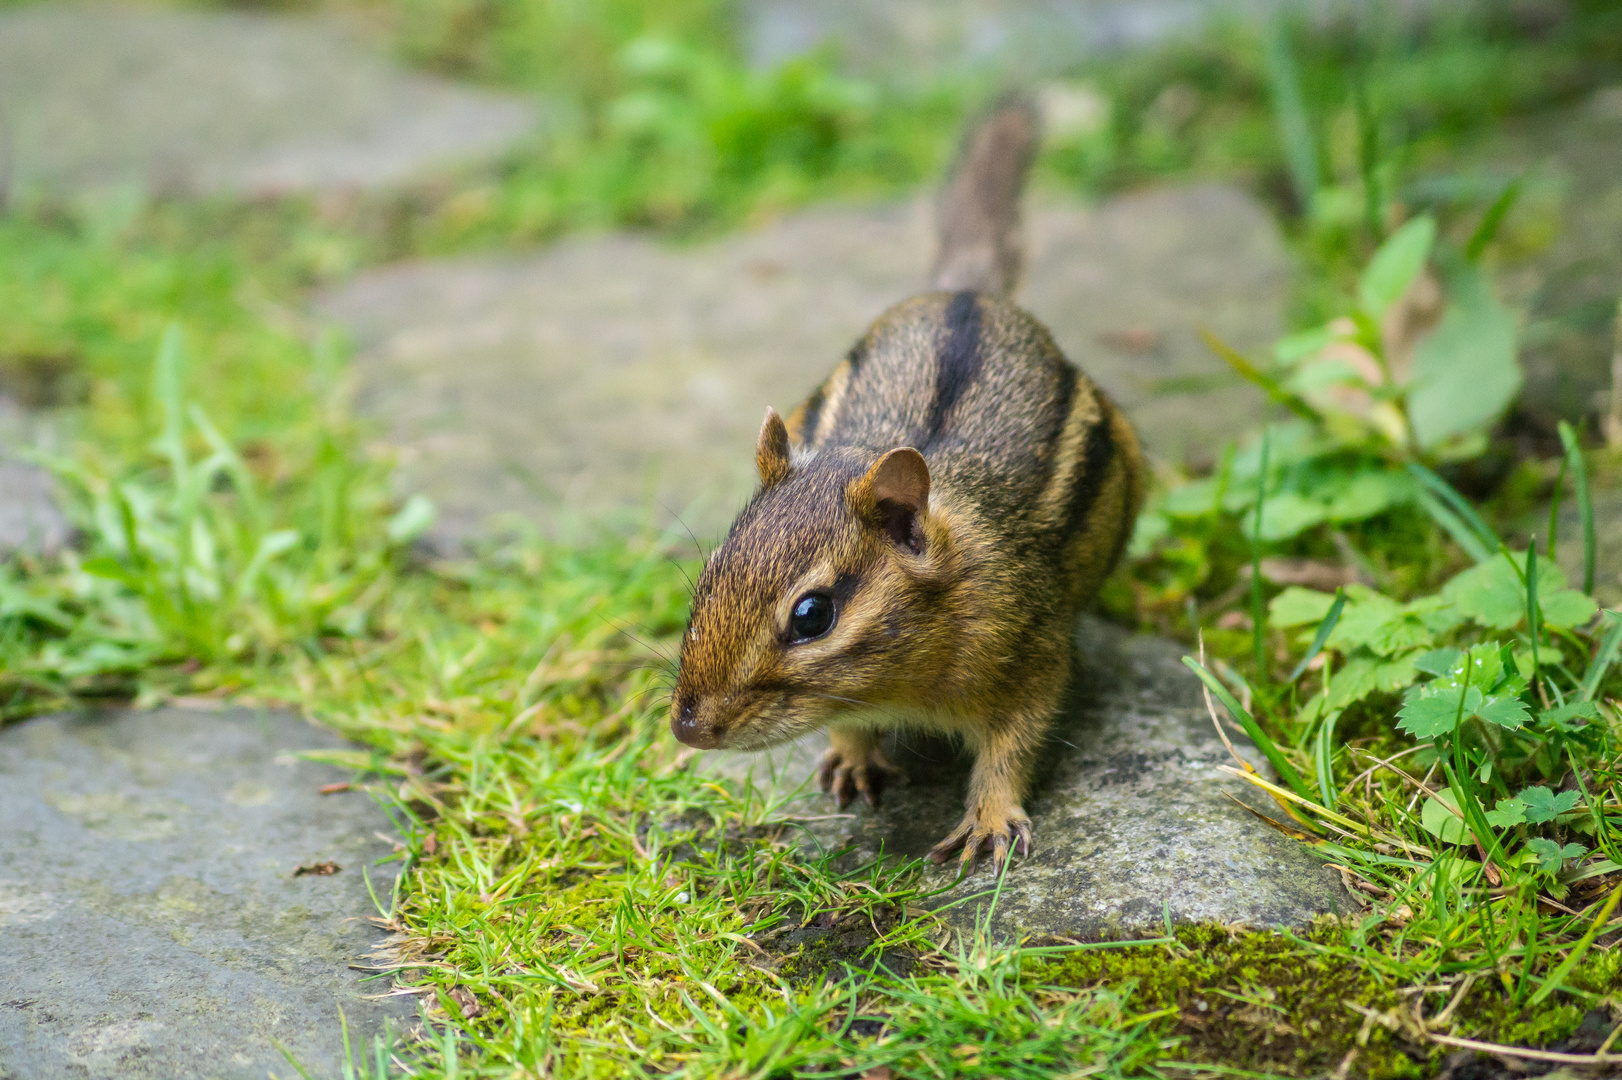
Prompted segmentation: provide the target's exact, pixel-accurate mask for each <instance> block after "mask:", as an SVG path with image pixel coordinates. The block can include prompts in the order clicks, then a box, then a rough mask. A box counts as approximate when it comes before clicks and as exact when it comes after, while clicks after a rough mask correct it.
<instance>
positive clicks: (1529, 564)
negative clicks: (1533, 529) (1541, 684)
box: [1526, 537, 1539, 694]
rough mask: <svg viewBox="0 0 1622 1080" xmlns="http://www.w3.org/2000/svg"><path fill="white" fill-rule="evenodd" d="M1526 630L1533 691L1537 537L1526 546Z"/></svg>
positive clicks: (1536, 658) (1534, 691) (1535, 660)
mask: <svg viewBox="0 0 1622 1080" xmlns="http://www.w3.org/2000/svg"><path fill="white" fill-rule="evenodd" d="M1526 631H1527V633H1528V634H1530V635H1531V636H1532V692H1533V693H1534V694H1536V693H1537V687H1538V637H1539V634H1538V545H1537V537H1533V538H1532V543H1531V544H1529V545H1527V548H1526Z"/></svg>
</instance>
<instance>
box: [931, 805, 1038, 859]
mask: <svg viewBox="0 0 1622 1080" xmlns="http://www.w3.org/2000/svg"><path fill="white" fill-rule="evenodd" d="M958 848H962V849H963V854H962V855H960V856H959V857H958V863H959V866H960V868H961V870H960V872H961V873H963V874H965V875H967V874H972V873H974V868H975V866H976V864H977V863H978V862H979V861H980V856H981V855H982V854H986V853H990V855H991V868H992V871H993V872H994V873H999V874H1000V873H1002V868H1003V863H1005V862H1007V861H1008V855H1009V852H1010V851H1017V852H1018V853H1019V856H1020V858H1026V857H1028V856H1029V855H1030V853H1031V819H1030V817H1029V816H1027V815H1026V813H1025V811H1024V810H1022V809H1021V808H1020V807H1018V806H1009V807H1008V808H1006V809H1004V810H993V809H987V808H982V809H981V810H979V811H975V810H970V811H969V812H968V813H967V814H965V815H963V820H962V821H961V822H959V823H958V826H957V828H955V829H953V830H952V831H951V832H950V833H949V834H947V837H946V839H944V840H942V841H941V842H940V843H938V844H936V845H935V846H934V847H932V848H930V849H929V861H930V862H932V863H935V864H936V865H937V866H938V865H940V864H941V863H943V862H945V861H946V860H947V859H948V858H949V857H950V856H951V854H952V852H954V851H956V850H958Z"/></svg>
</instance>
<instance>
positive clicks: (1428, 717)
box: [1397, 686, 1481, 739]
mask: <svg viewBox="0 0 1622 1080" xmlns="http://www.w3.org/2000/svg"><path fill="white" fill-rule="evenodd" d="M1461 699H1462V705H1461ZM1480 705H1481V691H1480V690H1477V689H1476V688H1475V687H1473V686H1472V687H1470V688H1469V689H1467V690H1461V689H1459V688H1458V687H1457V686H1448V687H1442V688H1441V689H1437V690H1432V689H1430V688H1429V687H1421V688H1420V689H1419V692H1418V693H1417V694H1416V693H1414V692H1413V691H1409V697H1408V703H1407V704H1405V705H1404V706H1403V707H1402V708H1401V709H1400V710H1399V711H1398V713H1397V726H1398V727H1399V728H1401V729H1402V730H1403V731H1406V732H1407V733H1408V734H1410V735H1412V736H1413V737H1414V738H1416V739H1435V738H1440V737H1441V736H1443V735H1451V734H1452V733H1453V729H1454V728H1455V727H1456V726H1457V725H1458V723H1459V721H1460V719H1462V718H1463V717H1466V716H1469V715H1471V714H1472V713H1474V712H1475V710H1476V709H1477V708H1478V707H1479V706H1480Z"/></svg>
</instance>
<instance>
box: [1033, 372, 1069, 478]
mask: <svg viewBox="0 0 1622 1080" xmlns="http://www.w3.org/2000/svg"><path fill="white" fill-rule="evenodd" d="M1058 368H1059V392H1058V394H1056V395H1055V396H1054V401H1055V403H1056V406H1057V407H1056V408H1055V410H1054V413H1053V421H1052V423H1051V424H1049V425H1048V434H1047V442H1046V443H1045V445H1046V446H1049V447H1051V448H1052V449H1051V452H1050V453H1049V454H1048V461H1047V466H1046V467H1045V468H1044V469H1043V470H1042V488H1041V490H1043V491H1046V490H1048V485H1050V484H1051V483H1052V482H1053V471H1054V470H1055V469H1057V468H1058V467H1059V443H1060V441H1061V440H1063V438H1064V429H1065V425H1066V424H1068V423H1069V422H1070V414H1071V413H1072V412H1074V411H1075V409H1076V369H1075V368H1073V367H1071V366H1070V364H1068V363H1067V362H1065V361H1063V360H1061V361H1060V362H1059V364H1058Z"/></svg>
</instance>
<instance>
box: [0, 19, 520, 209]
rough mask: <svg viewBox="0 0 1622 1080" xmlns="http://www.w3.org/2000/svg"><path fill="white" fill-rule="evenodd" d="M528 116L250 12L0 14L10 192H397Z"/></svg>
mask: <svg viewBox="0 0 1622 1080" xmlns="http://www.w3.org/2000/svg"><path fill="white" fill-rule="evenodd" d="M535 120H536V111H535V108H534V105H533V103H532V102H529V101H526V100H524V99H522V98H519V97H515V96H512V95H504V94H495V93H490V92H486V91H478V90H471V89H466V88H462V87H457V86H453V85H452V84H450V83H447V82H444V81H442V80H438V79H431V78H427V77H425V76H420V75H413V74H407V73H406V72H404V71H402V70H400V69H398V68H396V67H395V66H394V65H392V64H390V63H388V62H387V61H386V60H385V59H384V58H383V57H382V55H381V54H380V53H379V52H378V51H377V50H375V49H372V48H370V47H367V46H366V45H364V44H363V43H361V42H360V41H358V40H357V39H355V38H354V37H352V36H350V35H348V34H345V33H344V32H342V31H341V30H340V29H339V28H338V27H337V26H336V25H335V24H328V23H324V22H319V21H314V20H310V19H302V18H294V17H287V16H277V15H268V14H258V13H249V12H241V11H237V12H200V11H173V10H163V9H161V8H155V7H146V6H143V7H118V6H111V5H98V6H94V7H89V6H86V7H57V6H52V5H43V4H37V5H29V6H26V7H20V8H15V9H13V10H11V11H7V12H3V13H0V135H3V136H4V137H3V138H0V154H3V155H4V156H5V157H6V159H7V160H6V161H5V166H6V168H5V170H3V174H4V175H5V176H6V177H7V179H9V181H10V184H11V185H12V187H13V189H15V190H25V191H26V190H29V189H44V190H47V191H51V192H55V193H63V192H72V191H78V190H82V189H86V188H91V189H93V188H101V187H108V186H114V185H123V184H131V183H133V184H137V185H141V186H144V187H147V188H151V189H156V190H159V191H163V192H167V193H181V194H186V193H194V192H196V193H208V192H229V193H234V194H243V195H261V194H280V193H285V192H290V191H305V190H312V189H319V188H331V187H376V186H381V185H389V184H395V183H399V182H401V181H403V180H407V179H410V178H411V177H412V176H414V175H416V174H417V173H420V172H422V171H424V170H427V169H432V168H435V167H441V166H446V165H454V164H457V163H461V162H464V161H468V160H472V159H480V158H487V157H490V156H491V155H494V154H498V153H500V152H501V151H502V150H504V149H505V148H507V147H508V146H510V145H512V143H513V142H514V141H515V140H517V139H519V138H521V137H522V136H523V135H525V134H526V133H527V132H529V131H530V130H531V129H532V128H533V127H534V125H535Z"/></svg>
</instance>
